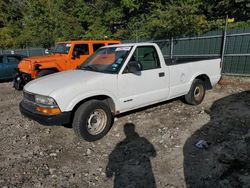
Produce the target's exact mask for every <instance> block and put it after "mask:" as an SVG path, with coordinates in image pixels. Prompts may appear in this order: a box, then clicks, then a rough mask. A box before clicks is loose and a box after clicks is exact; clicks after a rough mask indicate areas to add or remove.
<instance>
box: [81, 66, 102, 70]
mask: <svg viewBox="0 0 250 188" xmlns="http://www.w3.org/2000/svg"><path fill="white" fill-rule="evenodd" d="M79 68H80V69H83V70H91V71H98V69H97V68H96V67H95V66H93V65H92V66H91V65H86V66H83V67H79Z"/></svg>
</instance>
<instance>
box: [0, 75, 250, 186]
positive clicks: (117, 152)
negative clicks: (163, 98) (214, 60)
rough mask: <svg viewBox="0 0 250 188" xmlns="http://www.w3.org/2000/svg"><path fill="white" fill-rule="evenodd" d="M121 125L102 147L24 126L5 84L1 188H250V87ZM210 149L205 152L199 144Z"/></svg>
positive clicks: (131, 117) (61, 130)
mask: <svg viewBox="0 0 250 188" xmlns="http://www.w3.org/2000/svg"><path fill="white" fill-rule="evenodd" d="M221 84H223V85H217V86H216V87H215V88H214V89H213V90H210V91H208V92H207V94H206V97H205V100H204V102H203V103H202V104H201V105H199V106H190V105H186V104H184V103H182V102H181V100H179V99H176V100H172V101H169V102H166V103H161V104H158V105H154V106H151V107H149V108H144V109H141V110H138V111H135V112H133V113H129V114H125V115H122V116H120V117H117V118H115V122H114V125H113V127H112V129H111V130H110V132H109V133H108V134H107V135H106V136H105V137H104V138H103V139H101V140H99V141H96V142H86V141H82V140H79V139H78V138H77V137H76V136H75V134H74V132H73V130H72V129H71V128H66V127H62V126H54V127H46V126H43V125H40V124H39V123H37V122H34V121H31V120H29V119H27V118H24V117H23V116H22V115H21V114H20V112H19V109H18V104H19V102H20V100H21V99H22V92H19V91H15V90H14V89H13V88H12V85H11V83H1V84H0V128H1V129H0V130H1V131H0V187H4V188H8V187H46V188H50V187H98V188H106V187H108V188H109V187H130V188H132V187H159V188H161V187H167V188H168V187H169V188H174V187H250V129H249V128H250V79H249V78H232V77H225V79H224V80H223V81H222V82H221ZM199 140H204V141H205V142H203V143H204V145H202V146H203V148H201V149H199V148H197V147H196V146H195V144H196V143H197V142H198V141H199Z"/></svg>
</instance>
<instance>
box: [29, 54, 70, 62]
mask: <svg viewBox="0 0 250 188" xmlns="http://www.w3.org/2000/svg"><path fill="white" fill-rule="evenodd" d="M65 57H67V54H51V55H45V56H33V57H29V58H25V59H24V60H29V61H32V62H36V63H40V62H47V61H56V60H58V59H61V58H65Z"/></svg>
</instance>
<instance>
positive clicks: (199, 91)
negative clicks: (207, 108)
mask: <svg viewBox="0 0 250 188" xmlns="http://www.w3.org/2000/svg"><path fill="white" fill-rule="evenodd" d="M205 93H206V87H205V83H204V82H203V81H202V80H200V79H195V80H194V81H193V83H192V85H191V88H190V90H189V92H188V94H186V95H185V101H186V102H187V103H188V104H191V105H198V104H200V103H201V102H202V101H203V99H204V97H205Z"/></svg>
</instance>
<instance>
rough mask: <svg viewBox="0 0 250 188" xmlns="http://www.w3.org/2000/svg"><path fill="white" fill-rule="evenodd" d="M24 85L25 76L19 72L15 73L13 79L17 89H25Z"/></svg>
mask: <svg viewBox="0 0 250 188" xmlns="http://www.w3.org/2000/svg"><path fill="white" fill-rule="evenodd" d="M23 86H24V83H23V78H22V76H21V75H19V74H17V75H15V77H14V80H13V87H14V88H15V89H16V90H19V91H20V90H22V89H23Z"/></svg>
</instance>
